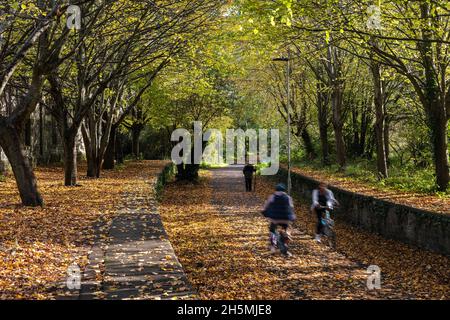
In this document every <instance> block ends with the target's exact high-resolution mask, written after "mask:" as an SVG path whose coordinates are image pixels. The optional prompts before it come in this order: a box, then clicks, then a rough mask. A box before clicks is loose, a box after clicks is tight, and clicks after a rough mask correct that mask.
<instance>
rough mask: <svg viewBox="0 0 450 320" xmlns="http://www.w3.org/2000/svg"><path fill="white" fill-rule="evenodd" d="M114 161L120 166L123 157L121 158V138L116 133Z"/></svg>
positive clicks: (120, 135)
mask: <svg viewBox="0 0 450 320" xmlns="http://www.w3.org/2000/svg"><path fill="white" fill-rule="evenodd" d="M115 156H116V160H117V163H119V164H122V163H123V162H124V156H123V136H122V134H121V133H120V132H119V133H118V134H117V132H116V155H115Z"/></svg>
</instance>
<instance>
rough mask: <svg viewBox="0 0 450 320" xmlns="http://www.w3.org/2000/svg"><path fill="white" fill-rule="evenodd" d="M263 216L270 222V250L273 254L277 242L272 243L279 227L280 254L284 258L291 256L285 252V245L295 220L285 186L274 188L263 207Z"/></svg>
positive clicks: (279, 185) (290, 199)
mask: <svg viewBox="0 0 450 320" xmlns="http://www.w3.org/2000/svg"><path fill="white" fill-rule="evenodd" d="M263 215H264V217H266V218H267V219H268V220H269V221H270V226H269V231H270V250H271V251H272V252H275V250H276V248H275V245H276V243H277V241H274V239H276V237H277V228H278V227H281V229H282V234H281V238H282V239H281V240H282V247H283V249H281V248H280V249H281V251H282V253H283V254H284V255H286V256H290V255H291V254H290V253H289V252H288V250H287V244H288V242H289V239H290V237H289V233H288V229H289V226H290V224H291V223H292V222H293V221H294V220H295V214H294V204H293V201H292V198H291V197H290V196H289V195H287V194H286V186H285V185H284V184H282V183H280V184H278V185H277V186H276V187H275V192H274V193H273V194H272V195H271V196H270V197H269V199H268V200H267V201H266V204H265V205H264V210H263Z"/></svg>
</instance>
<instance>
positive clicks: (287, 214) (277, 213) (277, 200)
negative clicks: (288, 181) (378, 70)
mask: <svg viewBox="0 0 450 320" xmlns="http://www.w3.org/2000/svg"><path fill="white" fill-rule="evenodd" d="M291 202H292V200H291V199H290V197H289V196H288V195H287V194H286V193H284V192H276V193H275V194H273V195H272V196H271V198H270V199H269V202H268V203H267V205H266V208H265V209H264V211H263V214H264V216H265V217H266V218H270V219H274V220H289V221H294V220H295V214H294V210H293V207H292V206H291Z"/></svg>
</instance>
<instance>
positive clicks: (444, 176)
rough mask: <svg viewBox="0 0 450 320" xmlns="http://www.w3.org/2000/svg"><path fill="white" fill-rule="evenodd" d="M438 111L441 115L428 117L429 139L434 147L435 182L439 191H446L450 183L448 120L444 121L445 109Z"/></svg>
mask: <svg viewBox="0 0 450 320" xmlns="http://www.w3.org/2000/svg"><path fill="white" fill-rule="evenodd" d="M440 109H442V112H441V114H439V113H437V114H436V113H433V114H432V115H431V117H430V122H431V139H432V143H433V147H434V148H433V150H434V165H435V171H436V182H437V185H438V188H439V190H440V191H446V190H447V188H448V184H449V181H450V176H449V162H448V142H447V126H448V120H447V119H446V115H445V108H443V107H441V108H440ZM435 115H437V117H435Z"/></svg>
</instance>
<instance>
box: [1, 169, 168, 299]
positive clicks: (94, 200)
mask: <svg viewBox="0 0 450 320" xmlns="http://www.w3.org/2000/svg"><path fill="white" fill-rule="evenodd" d="M165 164H166V162H163V161H152V162H137V163H129V164H127V165H126V166H125V167H122V168H119V169H116V170H113V171H105V172H103V173H102V177H101V178H100V179H88V178H85V177H83V173H84V172H85V168H84V167H83V166H81V167H80V168H79V175H80V177H79V179H80V180H79V183H80V185H81V186H78V187H65V186H64V184H63V171H62V169H61V168H59V167H46V168H38V169H37V170H36V176H37V178H38V183H39V188H40V191H41V193H42V196H43V198H44V201H45V206H44V207H43V208H25V207H23V206H21V205H20V199H19V196H18V192H17V188H16V185H15V181H14V179H13V178H12V177H7V178H6V180H5V181H4V182H0V299H49V298H54V297H55V295H56V294H57V292H58V290H57V288H58V287H60V286H61V284H62V283H64V281H65V278H66V270H67V267H68V266H69V265H71V264H72V263H74V262H75V263H78V264H79V265H80V266H81V268H83V267H84V266H85V265H86V264H87V256H88V252H89V249H90V246H91V244H92V241H93V238H94V228H93V225H94V224H95V223H96V222H98V221H105V222H107V221H109V220H111V219H112V218H113V217H114V215H115V214H116V209H117V208H118V205H119V202H120V200H121V196H120V195H121V194H122V192H123V190H124V189H125V188H126V187H127V186H130V185H133V183H134V178H135V177H137V176H139V175H142V171H143V170H145V172H148V175H149V176H152V175H156V174H157V173H159V172H161V170H162V168H163V166H164V165H165Z"/></svg>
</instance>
